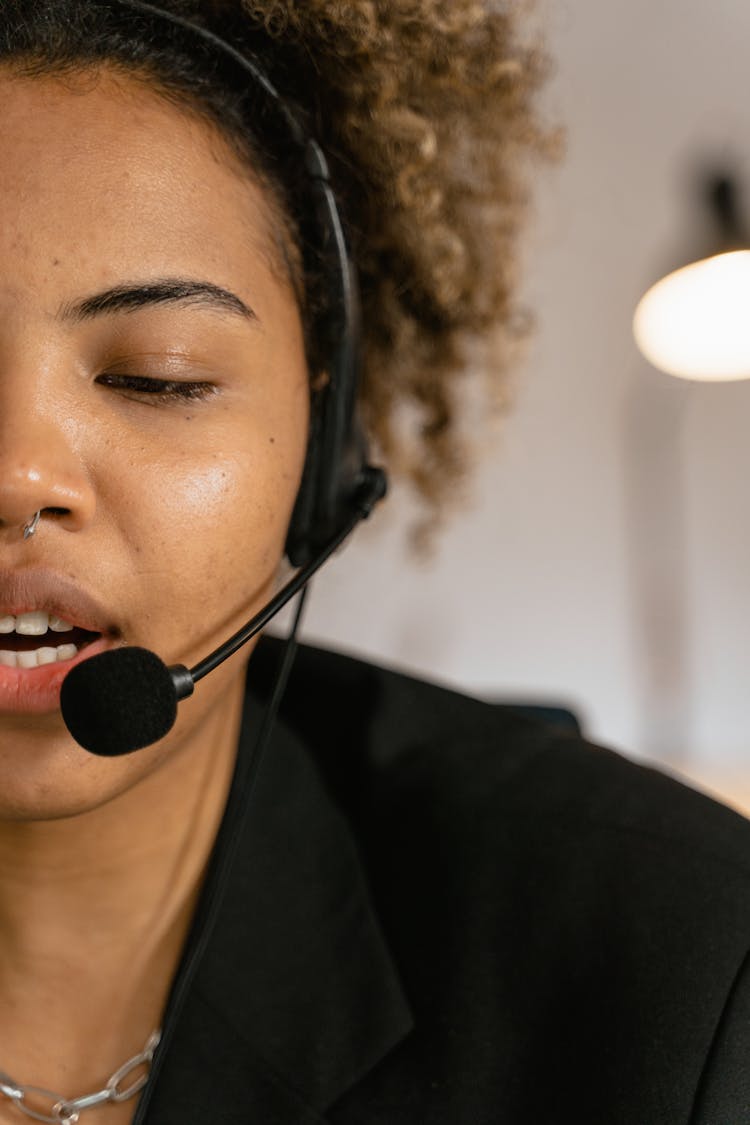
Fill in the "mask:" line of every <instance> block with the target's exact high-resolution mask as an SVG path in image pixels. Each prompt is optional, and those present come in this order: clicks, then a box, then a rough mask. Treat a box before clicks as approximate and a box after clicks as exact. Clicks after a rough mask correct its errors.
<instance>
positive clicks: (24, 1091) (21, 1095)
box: [0, 1029, 161, 1125]
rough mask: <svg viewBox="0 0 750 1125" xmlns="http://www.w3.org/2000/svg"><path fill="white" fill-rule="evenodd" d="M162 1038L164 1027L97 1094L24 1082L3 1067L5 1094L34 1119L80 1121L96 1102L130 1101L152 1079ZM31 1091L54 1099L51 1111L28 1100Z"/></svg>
mask: <svg viewBox="0 0 750 1125" xmlns="http://www.w3.org/2000/svg"><path fill="white" fill-rule="evenodd" d="M160 1039H161V1029H159V1030H158V1031H154V1032H152V1034H151V1035H149V1037H148V1042H147V1043H146V1046H145V1047H144V1048H143V1050H142V1051H141V1052H140V1054H138V1055H133V1057H132V1059H128V1061H127V1062H124V1063H123V1064H122V1066H121V1067H120V1068H119V1070H116V1071H115V1072H114V1074H113V1075H112V1076H111V1078H108V1079H107V1082H106V1083H105V1085H104V1086H103V1087H102V1089H101V1090H97V1091H96V1093H94V1094H84V1095H82V1096H81V1097H80V1098H63V1097H61V1096H60V1095H59V1094H55V1093H54V1092H53V1091H52V1090H45V1089H44V1088H43V1087H42V1086H22V1085H21V1083H20V1082H14V1080H13V1079H12V1078H11V1077H10V1075H9V1074H6V1073H5V1072H4V1071H2V1070H0V1094H4V1095H5V1097H6V1098H8V1100H9V1101H11V1102H13V1104H14V1105H15V1107H16V1109H19V1110H20V1111H21V1113H25V1114H26V1116H27V1117H33V1119H34V1121H45V1122H47V1125H76V1122H77V1121H78V1119H79V1117H80V1116H81V1113H82V1112H83V1111H84V1110H85V1109H93V1108H94V1106H97V1105H104V1104H105V1103H106V1102H126V1101H127V1100H128V1098H132V1097H134V1096H135V1095H136V1094H137V1093H138V1091H139V1090H142V1089H143V1087H144V1086H145V1085H146V1082H147V1081H148V1072H149V1069H150V1066H151V1060H152V1059H153V1057H154V1051H155V1050H156V1048H157V1047H158V1046H159V1040H160ZM143 1066H145V1067H146V1072H145V1074H141V1075H139V1076H138V1078H136V1079H135V1080H134V1081H133V1082H131V1084H130V1085H129V1086H126V1087H125V1088H124V1089H123V1083H124V1082H125V1080H126V1079H127V1078H128V1076H129V1075H130V1074H132V1073H133V1071H134V1070H137V1069H138V1068H139V1067H143ZM29 1094H32V1095H34V1097H35V1100H41V1101H44V1100H46V1101H49V1102H50V1103H51V1104H50V1112H49V1113H42V1112H41V1111H40V1110H38V1109H32V1108H31V1106H30V1105H29V1104H28V1101H27V1097H28V1095H29Z"/></svg>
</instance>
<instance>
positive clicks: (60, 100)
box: [0, 71, 275, 300]
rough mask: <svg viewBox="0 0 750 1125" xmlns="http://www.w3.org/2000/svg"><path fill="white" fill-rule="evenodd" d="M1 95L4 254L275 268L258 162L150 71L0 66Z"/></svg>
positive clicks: (129, 266) (100, 264)
mask: <svg viewBox="0 0 750 1125" xmlns="http://www.w3.org/2000/svg"><path fill="white" fill-rule="evenodd" d="M0 102H1V104H2V106H3V112H2V114H1V115H0V151H2V153H3V159H2V161H1V162H0V208H1V209H2V211H1V213H2V214H3V216H4V221H3V223H2V224H0V260H1V259H2V258H6V261H7V257H8V256H10V257H12V258H13V259H14V262H15V261H19V262H25V263H26V264H27V266H28V268H29V269H31V268H33V267H34V265H35V264H37V265H38V264H39V262H40V261H44V260H46V259H49V258H50V257H52V258H53V259H56V260H58V261H63V260H65V261H67V262H68V263H69V264H70V265H72V266H74V267H75V268H77V269H85V270H86V271H87V272H89V271H90V272H93V273H96V271H97V269H98V270H99V271H103V272H104V273H106V272H107V270H108V269H109V268H110V266H114V264H115V263H116V268H117V270H118V271H119V272H120V273H122V272H124V273H128V272H130V273H133V274H134V273H138V274H143V273H144V270H145V271H146V272H148V269H149V267H150V266H151V265H153V267H154V269H155V270H156V272H159V273H163V271H164V264H165V259H169V260H170V262H171V264H173V265H175V266H177V265H179V266H180V267H181V269H182V270H183V271H184V270H188V271H189V270H190V268H191V265H194V268H196V269H198V268H200V269H201V270H203V271H205V269H206V268H214V269H217V268H218V269H221V270H224V271H225V270H227V269H228V268H229V269H236V270H237V271H242V270H243V269H245V268H252V270H254V271H257V270H258V268H259V267H260V265H261V264H265V265H266V267H268V268H270V267H271V266H272V259H273V256H274V246H275V241H274V236H273V232H272V226H273V220H272V218H271V207H270V204H269V200H268V199H267V198H266V196H265V194H264V191H263V189H262V188H261V187H260V186H259V184H258V182H257V181H256V180H255V179H254V177H253V176H252V173H251V170H250V169H249V168H248V167H247V166H246V165H245V164H243V163H241V162H240V160H239V158H238V157H237V156H236V155H235V152H234V151H233V149H232V147H231V146H230V145H229V143H228V142H227V141H226V140H225V139H224V138H223V136H222V135H221V133H220V132H219V130H218V129H217V128H214V127H213V126H211V125H210V124H209V123H208V122H206V121H205V120H203V119H202V118H201V117H199V116H198V115H197V113H191V112H190V111H189V110H188V109H187V108H183V107H181V106H177V105H173V104H171V103H169V102H168V101H167V100H166V99H165V98H164V97H162V96H160V95H159V94H158V93H157V92H155V91H154V90H153V89H152V88H150V87H149V86H148V85H147V83H146V82H145V81H144V80H140V79H137V78H134V77H131V76H127V75H122V74H119V73H113V72H108V71H98V72H95V73H94V72H86V73H84V74H82V75H75V76H69V77H68V76H66V77H65V78H61V77H43V78H33V79H29V78H22V77H17V76H14V75H13V74H12V73H9V72H8V71H0ZM3 272H6V271H3ZM256 300H257V297H256Z"/></svg>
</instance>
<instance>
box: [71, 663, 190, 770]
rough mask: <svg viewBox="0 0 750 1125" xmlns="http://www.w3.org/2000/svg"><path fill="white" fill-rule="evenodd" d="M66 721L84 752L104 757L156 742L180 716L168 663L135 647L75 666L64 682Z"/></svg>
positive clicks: (114, 755) (138, 748) (128, 752)
mask: <svg viewBox="0 0 750 1125" xmlns="http://www.w3.org/2000/svg"><path fill="white" fill-rule="evenodd" d="M60 706H61V709H62V715H63V719H64V720H65V725H66V726H67V728H68V730H69V731H70V733H71V734H72V735H73V738H74V739H75V740H76V742H77V743H78V744H79V745H80V746H83V748H84V750H88V751H90V753H92V754H100V755H103V756H104V757H116V756H117V755H119V754H130V753H132V751H133V750H140V749H142V748H143V747H144V746H150V745H151V743H152V742H157V741H158V740H159V739H160V738H163V737H164V735H165V734H167V733H168V731H170V730H171V729H172V726H173V725H174V721H175V719H176V717H177V692H176V690H175V686H174V683H173V681H172V676H171V675H170V672H169V669H168V668H167V666H166V664H165V663H164V662H163V661H162V660H160V659H159V657H158V656H157V655H156V653H154V652H150V651H149V650H148V649H146V648H137V647H135V646H133V647H132V648H130V647H124V648H117V649H112V650H111V651H110V652H102V653H99V655H98V656H92V657H91V658H90V659H89V660H84V661H82V662H81V663H80V664H76V666H75V668H73V669H71V671H70V672H69V673H68V675H67V676H66V677H65V679H64V680H63V683H62V689H61V691H60Z"/></svg>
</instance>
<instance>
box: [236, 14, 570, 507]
mask: <svg viewBox="0 0 750 1125" xmlns="http://www.w3.org/2000/svg"><path fill="white" fill-rule="evenodd" d="M241 6H242V10H243V13H244V16H245V18H246V20H248V21H250V23H251V24H252V25H253V26H256V27H259V28H262V29H263V31H264V32H265V34H266V35H268V36H269V37H270V38H271V39H272V40H273V41H274V42H275V44H277V45H278V47H279V48H280V49H281V50H282V51H283V53H284V55H285V62H284V67H285V71H286V74H287V75H289V74H294V75H296V78H295V80H294V84H295V85H296V86H299V87H300V89H305V88H306V89H307V90H308V91H309V90H314V91H315V101H316V107H315V118H316V120H315V122H314V125H315V128H316V131H317V133H318V138H319V140H320V141H321V142H322V144H323V147H324V148H325V150H326V151H327V152H328V154H329V156H330V157H331V158H332V163H333V166H334V174H335V175H337V176H338V181H339V184H340V190H341V193H342V194H343V196H344V204H345V207H346V210H347V213H348V216H349V220H350V222H351V224H352V226H353V229H354V252H355V258H356V260H357V264H358V267H359V273H360V279H361V283H362V292H363V311H364V324H365V332H364V347H365V371H364V383H363V387H362V406H363V412H364V416H365V421H366V424H367V427H368V431H369V432H370V434H371V435H372V436H373V437H374V439H375V441H376V442H377V445H378V446H379V449H380V451H381V452H382V455H383V457H384V459H385V460H386V462H387V464H388V465H389V466H390V467H391V468H392V469H394V468H395V469H396V470H397V471H399V472H400V473H401V474H402V475H405V476H406V477H407V478H409V479H410V480H411V482H412V483H413V484H414V486H415V487H416V489H417V491H418V493H419V495H420V496H421V497H422V498H423V500H424V501H425V502H426V504H427V509H428V515H429V516H430V517H431V518H432V519H433V520H434V518H435V517H436V516H437V514H438V512H439V511H440V510H441V509H442V508H443V507H444V506H445V502H446V501H449V500H450V498H451V494H454V493H455V492H456V485H457V484H458V483H459V482H460V481H461V480H462V479H463V477H464V475H465V473H466V469H467V466H468V464H469V463H470V460H471V458H470V455H469V454H470V451H469V449H468V448H467V445H468V443H467V440H466V435H465V434H462V433H461V431H460V426H459V424H458V419H459V415H460V409H459V398H460V376H461V374H462V373H463V372H465V371H466V370H467V369H468V368H469V367H470V366H471V365H472V364H476V362H477V349H476V345H477V343H478V342H482V346H483V350H484V355H483V356H482V363H483V365H484V366H485V368H486V370H487V372H488V375H489V381H488V384H487V386H488V389H489V392H490V395H491V397H492V399H493V401H494V402H495V403H497V402H503V401H504V400H505V399H506V397H507V395H506V388H507V384H508V381H509V376H510V374H511V372H512V370H513V367H514V365H515V364H516V363H517V361H518V358H519V355H520V350H519V345H520V344H522V343H523V341H524V340H525V339H526V338H527V337H528V335H529V332H530V326H531V318H530V316H529V314H528V312H527V310H525V309H523V308H522V307H520V306H519V303H518V300H519V298H518V292H519V261H520V235H521V232H522V229H523V227H524V222H525V219H526V216H527V213H528V210H529V202H530V185H529V163H530V162H529V159H528V158H529V157H546V158H551V157H553V156H556V155H557V154H558V153H559V151H560V137H561V134H560V132H559V130H557V129H553V128H551V127H550V128H545V127H544V126H543V125H542V123H541V121H540V120H539V115H538V113H537V110H536V108H535V103H534V96H535V94H536V92H537V91H538V89H539V88H540V87H541V85H542V83H543V81H544V80H545V78H546V77H547V75H548V74H549V71H550V61H549V58H548V56H547V55H546V53H545V52H544V50H543V49H541V48H540V47H539V46H538V45H532V46H528V45H523V43H522V41H521V30H522V24H521V17H522V15H523V12H524V8H523V6H521V5H518V4H516V6H515V8H513V7H512V6H508V5H507V4H505V5H502V6H501V5H499V4H498V3H494V2H492V0H484V2H478V0H305V2H304V3H300V2H299V0H242V3H241ZM222 7H224V5H222ZM407 404H409V405H410V406H411V407H412V409H410V410H408V411H407V412H406V414H407V415H408V418H409V423H408V424H407V425H404V424H403V418H404V416H405V411H404V407H405V406H407ZM414 408H416V409H414ZM399 420H401V423H402V424H399Z"/></svg>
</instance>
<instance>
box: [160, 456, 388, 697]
mask: <svg viewBox="0 0 750 1125" xmlns="http://www.w3.org/2000/svg"><path fill="white" fill-rule="evenodd" d="M385 491H386V478H385V474H384V473H383V471H382V470H381V469H377V468H374V467H373V466H372V465H368V466H367V467H366V469H365V471H364V474H363V481H362V483H361V485H360V487H359V489H358V491H357V493H356V494H355V496H354V500H353V505H354V511H353V513H352V516H351V519H350V520H348V521H347V523H346V524H344V526H343V528H341V529H340V530H339V531H337V532H336V534H335V535H334V536H333V537H332V538H331V539H330V540H329V541H328V543H326V545H325V546H324V547H323V548H321V550H320V552H319V553H318V554H317V555H316V556H315V558H313V559H311V560H310V562H309V563H307V564H306V566H303V567H301V568H300V569H299V570H298V571H297V573H296V574H295V575H294V577H293V578H291V579H290V580H289V582H287V583H286V585H285V586H284V587H282V589H281V590H279V592H278V594H276V596H275V597H274V598H272V599H271V601H270V602H268V604H267V605H265V606H264V607H263V609H262V610H260V612H259V613H256V615H255V617H253V618H252V619H251V620H250V621H248V623H247V625H243V627H242V628H241V629H240V630H239V631H238V632H237V633H235V634H234V636H233V637H230V638H229V640H228V641H225V642H224V644H222V645H220V646H219V648H217V649H215V650H214V652H212V653H210V654H209V655H208V656H207V657H205V658H204V659H203V660H201V661H200V662H199V663H198V664H196V665H195V667H193V668H186V667H185V665H184V664H173V665H171V667H170V668H169V674H170V676H171V677H172V682H173V684H174V688H175V692H176V694H177V699H178V700H181V699H187V698H188V696H190V695H192V694H193V690H194V688H195V685H196V684H197V683H198V681H199V680H202V679H203V677H204V676H207V675H208V673H209V672H213V670H214V668H217V667H218V666H219V664H222V663H223V662H224V661H225V660H227V659H228V658H229V657H230V656H232V655H234V653H235V652H237V650H238V649H240V648H242V646H243V645H244V644H247V642H248V641H249V640H250V639H251V638H252V637H254V636H255V635H256V633H259V632H260V631H261V629H262V628H263V627H264V626H265V625H267V624H268V622H269V621H270V620H271V618H272V617H275V616H276V614H277V613H278V612H279V610H281V609H283V608H284V606H285V605H286V604H287V602H289V601H291V600H292V598H293V597H294V596H295V594H298V593H299V591H300V590H301V589H302V588H303V587H304V586H306V585H307V583H308V582H309V581H310V579H311V578H312V576H313V575H314V574H315V572H316V571H317V570H320V568H321V567H322V566H323V564H324V563H325V562H327V561H328V559H329V558H330V557H331V555H332V554H333V553H334V552H335V551H337V550H338V548H339V547H340V546H341V545H342V543H343V542H344V540H346V539H348V538H349V536H350V535H351V533H352V532H353V531H354V529H355V527H356V526H357V524H358V523H360V522H361V521H362V520H364V519H367V518H368V516H369V515H370V513H371V512H372V510H373V508H374V507H375V505H376V504H377V503H378V501H380V500H382V498H383V496H384V495H385Z"/></svg>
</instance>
